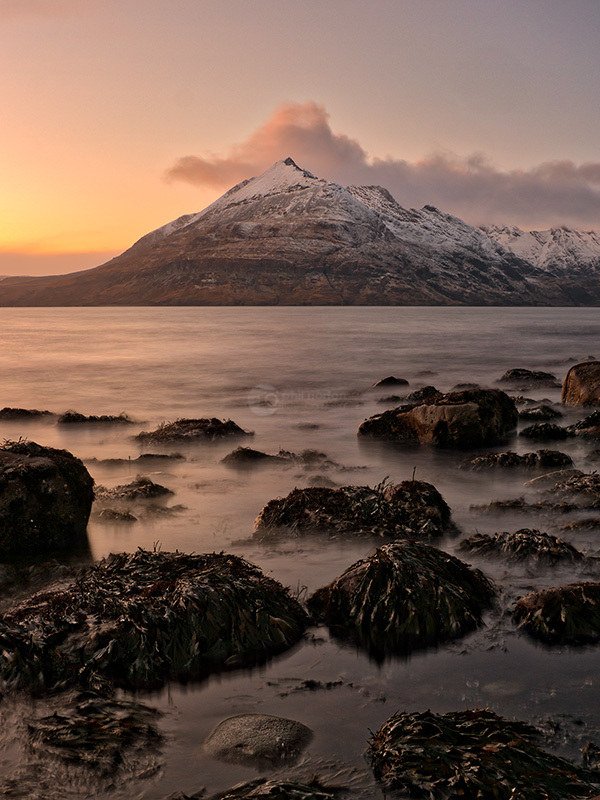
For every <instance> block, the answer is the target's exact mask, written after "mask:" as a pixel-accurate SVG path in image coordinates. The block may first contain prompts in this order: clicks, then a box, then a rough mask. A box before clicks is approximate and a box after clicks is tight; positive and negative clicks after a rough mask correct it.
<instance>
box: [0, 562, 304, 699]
mask: <svg viewBox="0 0 600 800" xmlns="http://www.w3.org/2000/svg"><path fill="white" fill-rule="evenodd" d="M306 621H307V618H306V614H305V612H304V611H303V609H302V607H301V606H300V605H299V604H298V602H297V601H296V600H294V599H293V598H292V597H290V595H289V594H288V592H287V591H286V590H285V589H284V588H283V586H281V584H279V583H277V582H276V581H274V580H272V579H271V578H268V577H266V576H265V575H264V574H263V573H262V572H261V571H260V570H259V569H258V568H257V567H254V566H253V565H251V564H249V563H248V562H246V561H244V560H243V559H241V558H238V557H236V556H232V555H226V554H223V553H220V554H217V553H211V554H206V555H186V554H184V553H162V552H149V551H145V550H141V549H139V550H138V551H137V552H136V553H134V554H128V553H120V554H117V555H111V556H109V557H108V558H105V559H103V560H102V561H100V562H99V563H98V564H96V565H94V566H93V567H91V568H89V569H86V570H83V571H82V572H81V574H80V576H79V577H78V578H77V580H76V581H75V582H73V583H71V584H69V585H68V586H66V587H61V588H55V589H51V590H49V591H46V592H42V593H39V594H36V595H33V597H31V598H30V599H29V600H27V601H25V602H24V603H22V604H21V605H19V606H17V607H16V608H14V609H12V610H11V611H9V612H7V613H5V614H3V615H2V616H0V685H1V686H2V688H3V689H4V690H6V689H17V688H22V689H29V690H36V691H40V690H44V689H46V690H48V689H54V688H56V687H61V686H64V685H68V684H73V683H75V684H80V685H81V684H83V685H84V686H85V685H88V684H89V683H92V684H93V683H94V682H95V681H97V680H98V679H100V680H102V681H109V682H110V683H112V684H114V685H116V686H123V687H127V688H145V689H147V688H151V687H159V686H161V685H162V684H163V683H164V681H165V680H167V679H169V678H199V677H203V676H205V675H206V674H207V673H209V672H211V671H213V670H215V669H219V668H222V667H223V666H225V665H242V664H253V663H257V662H260V661H263V660H265V659H267V658H268V657H269V656H270V655H272V654H273V653H276V652H279V651H282V650H285V649H286V648H288V647H289V646H290V645H291V644H293V643H294V642H295V641H297V640H298V638H299V637H300V636H301V635H302V633H303V631H304V627H305V625H306Z"/></svg>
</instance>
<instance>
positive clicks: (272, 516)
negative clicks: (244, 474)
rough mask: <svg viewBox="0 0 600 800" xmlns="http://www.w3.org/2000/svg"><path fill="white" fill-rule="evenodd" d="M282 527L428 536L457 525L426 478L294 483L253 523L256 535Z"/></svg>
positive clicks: (263, 534)
mask: <svg viewBox="0 0 600 800" xmlns="http://www.w3.org/2000/svg"><path fill="white" fill-rule="evenodd" d="M281 529H287V530H288V531H291V532H294V533H302V532H307V531H319V530H320V531H326V532H329V533H354V534H371V535H376V536H385V535H388V536H393V535H397V536H418V537H427V538H431V537H435V536H442V535H443V534H444V533H445V532H454V531H455V530H456V528H455V527H454V524H453V523H452V520H451V515H450V509H449V507H448V505H447V504H446V502H445V500H444V498H443V497H442V496H441V494H440V493H439V492H438V490H437V489H436V488H435V486H432V485H431V484H430V483H425V482H424V481H403V482H402V483H398V484H392V485H386V483H385V481H384V482H383V483H381V484H379V485H378V486H375V487H374V488H371V487H370V486H342V487H340V488H339V489H331V488H321V487H310V488H308V489H294V490H293V491H292V492H290V494H288V495H287V496H286V497H283V498H277V499H275V500H271V501H270V502H269V503H267V505H266V506H265V507H264V508H263V509H262V511H261V512H260V514H259V515H258V517H257V518H256V521H255V523H254V531H255V533H254V535H255V536H257V537H258V538H266V537H270V536H273V535H276V534H277V532H278V531H279V530H281Z"/></svg>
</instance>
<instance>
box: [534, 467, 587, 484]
mask: <svg viewBox="0 0 600 800" xmlns="http://www.w3.org/2000/svg"><path fill="white" fill-rule="evenodd" d="M583 474H584V473H583V472H582V471H581V470H580V469H556V470H553V471H552V472H545V473H544V474H543V475H538V476H537V477H536V478H532V479H531V480H529V481H527V482H526V483H524V484H523V485H524V486H528V487H531V488H532V489H548V488H550V487H551V486H556V484H557V483H560V482H561V481H566V480H568V479H569V478H576V477H578V476H580V475H583Z"/></svg>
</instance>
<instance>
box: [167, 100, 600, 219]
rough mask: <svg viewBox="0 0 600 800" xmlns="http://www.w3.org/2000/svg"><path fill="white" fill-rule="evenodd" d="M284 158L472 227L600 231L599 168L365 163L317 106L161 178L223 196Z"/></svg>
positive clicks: (281, 112) (287, 111)
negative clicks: (500, 225)
mask: <svg viewBox="0 0 600 800" xmlns="http://www.w3.org/2000/svg"><path fill="white" fill-rule="evenodd" d="M286 156H291V157H292V158H293V159H294V161H296V163H297V164H298V165H299V166H301V167H303V168H305V169H308V170H310V171H311V172H313V173H314V174H315V175H318V176H319V177H321V178H327V179H328V180H333V181H335V182H337V183H340V184H342V185H350V184H379V185H381V186H384V187H385V188H387V189H389V191H390V192H391V193H392V194H393V195H394V197H395V198H396V200H397V201H398V202H399V203H400V204H401V205H403V206H406V207H415V208H419V207H421V206H423V205H426V204H431V205H435V206H439V207H440V208H441V209H443V210H444V211H447V212H449V213H452V214H455V215H456V216H458V217H461V218H462V219H464V220H466V221H467V222H469V223H471V224H475V225H479V224H488V223H506V224H511V225H519V227H522V228H526V229H527V228H536V227H537V228H546V227H551V226H554V225H570V226H572V227H578V228H586V229H588V228H597V229H600V163H588V164H581V165H577V164H575V163H573V162H572V161H569V160H564V161H552V162H546V163H543V164H540V165H538V166H535V167H532V168H530V169H528V170H508V171H502V170H499V169H497V168H496V167H495V166H494V165H493V164H492V163H491V162H490V161H489V159H487V158H486V157H485V156H484V155H482V154H474V155H472V156H469V157H468V158H462V157H459V156H456V155H454V154H452V153H434V154H433V155H430V156H428V157H427V158H424V159H421V160H419V161H414V162H409V161H405V160H403V159H396V158H384V159H382V158H370V157H369V155H368V154H367V152H366V151H365V150H364V148H363V147H362V146H361V145H360V143H359V142H358V141H357V140H356V139H352V138H351V137H349V136H347V135H345V134H340V133H334V132H333V130H332V128H331V125H330V122H329V114H328V113H327V111H326V109H325V108H324V106H322V105H320V104H318V103H315V102H314V101H307V102H305V103H288V104H286V105H282V106H280V107H279V108H277V109H276V110H275V112H274V113H273V114H272V115H271V116H270V117H269V119H267V121H266V122H264V123H263V124H262V125H261V126H260V127H259V128H258V129H257V130H256V131H254V132H253V133H252V134H251V135H250V136H249V137H248V138H247V139H246V140H245V141H243V142H241V143H239V144H237V145H235V146H234V147H232V148H231V149H230V151H229V153H227V154H225V155H207V156H196V155H188V156H183V157H182V158H180V159H178V160H177V161H176V162H175V164H174V165H173V166H172V167H171V168H170V169H169V170H167V172H166V178H167V180H171V181H175V180H177V181H186V182H188V183H191V184H195V185H198V186H205V187H210V188H211V189H217V190H225V189H228V188H230V187H231V186H233V185H235V184H236V183H239V182H240V181H242V180H244V179H246V178H251V177H253V176H255V175H260V174H261V173H262V172H264V171H265V170H266V169H268V167H270V166H271V164H273V163H274V162H275V161H278V160H279V159H281V158H285V157H286Z"/></svg>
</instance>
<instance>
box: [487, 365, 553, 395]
mask: <svg viewBox="0 0 600 800" xmlns="http://www.w3.org/2000/svg"><path fill="white" fill-rule="evenodd" d="M498 383H506V384H508V385H509V386H510V387H511V388H512V389H517V390H519V391H523V390H525V389H560V386H561V385H560V383H559V381H558V379H557V377H556V375H553V374H552V373H551V372H540V371H539V370H531V369H520V368H517V369H509V370H507V371H506V372H505V373H504V375H503V376H502V377H501V378H499V379H498Z"/></svg>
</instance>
